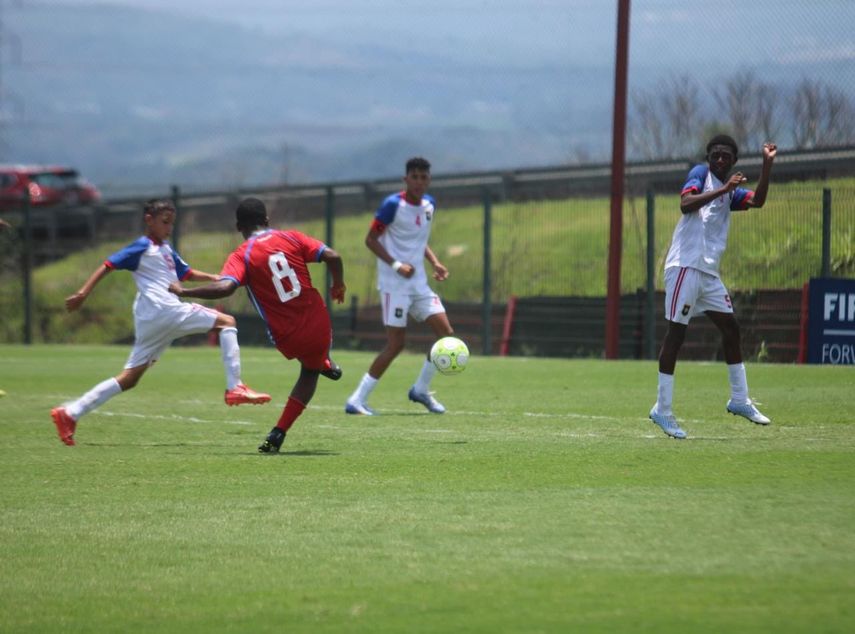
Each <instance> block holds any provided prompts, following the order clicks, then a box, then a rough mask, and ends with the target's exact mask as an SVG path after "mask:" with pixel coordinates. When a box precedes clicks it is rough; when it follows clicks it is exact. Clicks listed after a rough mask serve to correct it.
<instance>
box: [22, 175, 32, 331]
mask: <svg viewBox="0 0 855 634" xmlns="http://www.w3.org/2000/svg"><path fill="white" fill-rule="evenodd" d="M23 212H24V252H23V253H22V256H23V262H22V265H23V273H24V343H25V344H27V345H29V344H31V343H33V225H32V218H31V217H30V190H29V188H26V187H25V188H24V200H23Z"/></svg>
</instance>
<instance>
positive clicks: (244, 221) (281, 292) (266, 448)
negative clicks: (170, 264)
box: [169, 198, 346, 453]
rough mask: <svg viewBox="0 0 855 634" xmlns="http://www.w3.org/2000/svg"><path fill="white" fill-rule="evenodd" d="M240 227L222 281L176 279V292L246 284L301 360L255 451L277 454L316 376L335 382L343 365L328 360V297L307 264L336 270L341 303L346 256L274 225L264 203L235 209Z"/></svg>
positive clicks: (214, 293) (217, 291)
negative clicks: (191, 284) (194, 283)
mask: <svg viewBox="0 0 855 634" xmlns="http://www.w3.org/2000/svg"><path fill="white" fill-rule="evenodd" d="M236 217H237V230H238V231H240V232H241V233H242V234H243V236H244V237H245V238H246V239H247V240H246V241H245V242H244V243H243V244H241V245H240V246H239V247H238V248H237V249H235V250H234V251H233V252H232V253H231V255H229V257H228V259H227V260H226V263H225V264H224V265H223V270H222V272H221V273H220V280H219V281H217V282H213V283H211V284H206V285H205V286H199V287H196V288H192V289H187V288H183V287H182V286H181V284H180V283H177V282H176V283H173V284H172V285H171V286H170V287H169V290H170V291H172V292H173V293H175V294H176V295H178V296H179V297H198V298H202V299H217V298H220V297H227V296H229V295H231V294H232V293H234V292H235V289H237V287H238V286H246V288H247V292H248V293H249V298H250V300H251V301H252V303H253V305H254V306H255V309H256V310H257V311H258V313H259V315H261V317H262V319H264V321H265V323H266V324H267V330H268V333H269V335H270V339H271V340H272V342H273V344H274V345H275V346H276V349H277V350H279V352H281V353H282V354H283V355H284V356H285V358H287V359H297V360H298V361H299V362H300V366H301V367H300V376H299V378H298V379H297V382H296V383H295V384H294V387H293V389H292V390H291V395H290V396H289V398H288V402H287V403H286V405H285V409H284V410H283V411H282V415H281V416H280V417H279V422H277V423H276V426H275V427H274V428H273V429H272V430H271V431H270V433H269V434H268V435H267V438H266V439H265V440H264V442H263V443H262V444H261V446H260V447H259V448H258V450H259V451H260V452H262V453H276V452H278V451H279V448H280V447H281V446H282V442H283V441H284V440H285V434H286V432H287V431H288V430H289V429H290V428H291V426H292V425H293V424H294V421H295V420H297V417H299V416H300V414H302V413H303V410H304V409H305V408H306V406H307V405H308V404H309V401H310V400H311V399H312V396H314V394H315V388H316V387H317V385H318V376H319V375H321V374H323V375H324V376H326V377H329V378H331V379H333V380H338V379H339V378H340V377H341V369H340V368H339V367H338V366H337V365H335V364H334V363H333V362H332V361H330V358H329V350H330V345H331V344H332V325H331V323H330V318H329V313H328V312H327V308H326V305H325V304H324V300H323V298H322V297H321V294H320V293H319V292H318V291H317V289H316V288H315V287H314V286H312V278H311V276H310V275H309V268H308V266H307V263H308V262H324V263H325V264H326V265H327V268H328V269H329V272H330V274H331V275H332V286H331V288H330V295H331V296H332V298H333V300H335V301H336V302H337V303H339V304H340V303H342V302H343V301H344V294H345V290H346V287H345V285H344V266H343V264H342V261H341V256H339V254H338V253H336V252H335V251H333V250H332V249H331V248H329V247H328V246H327V245H325V244H324V243H323V242H321V241H319V240H316V239H315V238H312V237H310V236H307V235H305V234H303V233H300V232H299V231H294V230H291V231H279V230H277V229H272V228H271V227H270V226H269V222H270V220H269V218H268V216H267V209H266V207H265V206H264V203H263V202H262V201H260V200H258V199H257V198H246V199H244V200H243V201H241V203H240V204H239V205H238V207H237V211H236Z"/></svg>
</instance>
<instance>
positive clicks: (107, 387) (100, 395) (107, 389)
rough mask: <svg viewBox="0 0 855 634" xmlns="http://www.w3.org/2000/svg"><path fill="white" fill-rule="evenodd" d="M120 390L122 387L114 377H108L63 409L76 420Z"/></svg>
mask: <svg viewBox="0 0 855 634" xmlns="http://www.w3.org/2000/svg"><path fill="white" fill-rule="evenodd" d="M121 391H122V388H121V387H120V386H119V382H118V381H116V379H115V378H113V377H110V378H109V379H107V380H106V381H101V382H100V383H99V384H98V385H96V386H95V387H93V388H92V389H91V390H89V391H88V392H86V394H84V395H83V396H81V397H80V398H79V399H77V400H76V401H74V402H73V403H71V404H69V405H66V406H65V411H67V412H68V415H69V416H71V417H72V418H73V419H74V420H78V419H79V418H80V417H81V416H85V415H86V414H88V413H89V412H91V411H92V410H93V409H95V408H96V407H99V406H100V405H103V404H104V403H106V402H107V401H109V400H110V399H111V398H113V397H114V396H115V395H116V394H118V393H120V392H121Z"/></svg>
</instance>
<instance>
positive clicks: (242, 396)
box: [185, 304, 270, 406]
mask: <svg viewBox="0 0 855 634" xmlns="http://www.w3.org/2000/svg"><path fill="white" fill-rule="evenodd" d="M194 306H201V305H200V304H195V305H194ZM203 308H204V307H203ZM205 310H206V311H209V310H210V309H207V308H206V309H205ZM211 312H212V313H213V318H214V319H213V324H210V325H208V327H207V328H206V329H205V330H202V331H201V332H205V331H206V330H213V331H215V332H218V333H219V341H220V355H221V357H222V360H223V369H224V370H225V373H226V392H225V395H224V397H223V400H224V401H225V403H226V405H229V406H231V405H244V404H252V405H260V404H262V403H267V402H269V401H270V394H265V393H264V392H256V391H255V390H253V389H251V388H250V387H249V386H247V385H245V384H244V383H243V381H241V378H240V375H241V367H240V345H238V336H237V322H236V321H235V318H234V317H232V316H231V315H227V314H225V313H221V312H219V311H211ZM207 317H208V316H207V315H204V314H202V313H200V312H199V311H196V312H195V313H194V314H192V315H190V316H188V317H187V319H186V322H187V324H186V328H187V329H188V331H187V332H186V333H185V334H190V329H192V328H194V324H193V323H192V322H195V321H197V320H198V321H199V323H201V322H203V321H206V320H207Z"/></svg>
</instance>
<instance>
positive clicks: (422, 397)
mask: <svg viewBox="0 0 855 634" xmlns="http://www.w3.org/2000/svg"><path fill="white" fill-rule="evenodd" d="M407 396H409V397H410V400H411V401H413V402H414V403H421V404H422V405H424V406H425V407H427V409H428V411H429V412H430V413H431V414H445V405H443V404H442V403H440V402H439V401H438V400H436V399H435V398H434V397H433V395H432V394H430V393H429V392H416V388H415V386H413V387H411V388H410V391H409V393H408V394H407Z"/></svg>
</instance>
